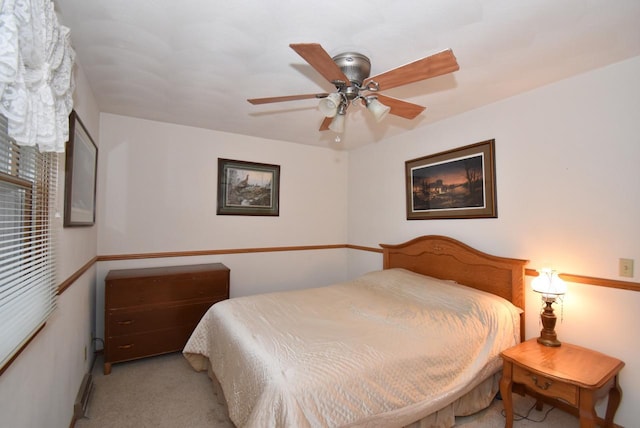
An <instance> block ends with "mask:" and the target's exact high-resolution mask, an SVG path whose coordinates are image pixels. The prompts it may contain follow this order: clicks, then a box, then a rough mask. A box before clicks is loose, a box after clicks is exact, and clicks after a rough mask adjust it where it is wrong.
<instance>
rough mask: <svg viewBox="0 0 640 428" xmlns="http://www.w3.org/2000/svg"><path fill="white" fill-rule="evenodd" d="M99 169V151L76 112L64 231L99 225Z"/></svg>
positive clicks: (68, 160)
mask: <svg viewBox="0 0 640 428" xmlns="http://www.w3.org/2000/svg"><path fill="white" fill-rule="evenodd" d="M97 169H98V147H97V146H96V143H95V142H94V141H93V138H91V135H89V132H88V131H87V129H86V128H85V126H84V125H83V123H82V121H81V120H80V118H79V117H78V114H77V113H76V112H75V110H73V111H72V112H71V114H70V115H69V141H67V145H66V149H65V167H64V222H63V225H64V227H75V226H93V224H94V223H95V221H96V178H97Z"/></svg>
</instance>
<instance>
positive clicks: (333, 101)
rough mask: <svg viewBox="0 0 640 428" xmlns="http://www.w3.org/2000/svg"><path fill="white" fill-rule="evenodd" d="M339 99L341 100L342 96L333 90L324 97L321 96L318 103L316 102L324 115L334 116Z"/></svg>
mask: <svg viewBox="0 0 640 428" xmlns="http://www.w3.org/2000/svg"><path fill="white" fill-rule="evenodd" d="M340 101H342V97H341V96H340V94H339V93H337V92H334V93H331V94H329V95H327V97H326V98H323V99H322V101H320V104H318V108H319V109H320V111H321V112H322V114H323V115H324V116H325V117H334V116H335V115H336V113H337V112H338V106H339V105H340Z"/></svg>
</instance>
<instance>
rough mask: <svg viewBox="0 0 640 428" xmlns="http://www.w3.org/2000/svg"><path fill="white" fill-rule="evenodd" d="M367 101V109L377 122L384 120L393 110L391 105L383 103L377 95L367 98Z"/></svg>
mask: <svg viewBox="0 0 640 428" xmlns="http://www.w3.org/2000/svg"><path fill="white" fill-rule="evenodd" d="M365 103H366V105H367V110H369V111H370V112H371V114H373V117H374V118H375V120H376V122H382V120H383V119H384V118H385V117H387V115H388V114H389V112H390V111H391V107H389V106H386V105H384V104H382V103H381V102H380V101H378V98H376V97H367V98H365Z"/></svg>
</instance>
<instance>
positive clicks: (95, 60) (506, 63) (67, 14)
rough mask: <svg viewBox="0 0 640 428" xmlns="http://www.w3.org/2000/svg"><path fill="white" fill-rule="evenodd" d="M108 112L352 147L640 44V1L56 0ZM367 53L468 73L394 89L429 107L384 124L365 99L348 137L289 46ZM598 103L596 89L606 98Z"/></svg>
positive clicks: (383, 62)
mask: <svg viewBox="0 0 640 428" xmlns="http://www.w3.org/2000/svg"><path fill="white" fill-rule="evenodd" d="M54 3H55V4H56V10H58V12H59V14H60V21H61V23H62V24H64V25H66V26H68V27H69V28H71V38H72V44H73V46H74V47H75V49H76V52H77V61H78V62H79V63H80V65H81V67H82V69H83V70H84V72H85V74H86V76H87V78H88V80H89V83H90V85H91V87H92V89H93V93H94V96H95V98H96V100H97V103H98V106H99V108H100V110H101V111H103V112H108V113H114V114H120V115H127V116H134V117H139V118H145V119H152V120H158V121H163V122H170V123H176V124H183V125H189V126H196V127H201V128H209V129H215V130H219V131H226V132H232V133H237V134H245V135H252V136H257V137H262V138H269V139H276V140H284V141H291V142H296V143H302V144H310V145H320V146H329V147H334V148H336V149H351V148H356V147H359V146H362V145H364V144H368V143H372V142H375V141H380V140H381V139H384V138H388V137H390V136H394V135H399V134H401V133H402V132H404V131H406V130H408V129H414V128H418V127H421V126H425V125H427V124H429V123H432V122H434V121H437V120H441V119H443V118H446V117H448V116H452V115H455V114H459V113H461V112H464V111H467V110H471V109H474V108H477V107H479V106H482V105H485V104H488V103H492V102H495V101H497V100H500V99H502V98H506V97H509V96H512V95H514V94H517V93H520V92H524V91H527V90H530V89H532V88H535V87H538V86H541V85H545V84H548V83H550V82H553V81H557V80H560V79H564V78H566V77H569V76H572V75H575V74H578V73H582V72H584V71H587V70H590V69H594V68H598V67H601V66H604V65H607V64H610V63H614V62H618V61H621V60H624V59H626V58H630V57H633V56H637V55H640V1H639V0H560V1H559V0H399V1H389V0H350V1H346V2H345V1H340V2H338V1H332V0H326V1H324V2H307V1H300V0H253V1H251V0H231V1H229V0H226V1H220V0H172V1H170V0H110V1H104V0H54ZM311 42H315V43H320V44H321V45H322V46H323V47H324V49H325V50H326V51H327V52H328V53H329V54H330V55H332V56H333V55H335V54H338V53H341V52H344V51H350V50H355V51H358V52H360V53H363V54H365V55H367V56H368V57H369V58H370V59H371V63H372V66H371V75H376V74H380V73H382V72H384V71H387V70H390V69H393V68H396V67H398V66H401V65H404V64H406V63H409V62H412V61H414V60H416V59H419V58H422V57H425V56H428V55H431V54H434V53H436V52H439V51H441V50H444V49H447V48H451V49H453V52H454V54H455V56H456V58H457V59H458V63H459V65H460V70H459V71H457V72H454V73H452V74H449V75H445V76H440V77H436V78H432V79H428V80H424V81H421V82H416V83H412V84H409V85H405V86H401V87H398V88H394V89H391V90H389V91H385V92H384V94H385V95H389V96H393V97H396V98H401V99H404V100H406V101H409V102H411V103H414V104H420V105H424V106H426V107H427V109H426V110H425V111H424V112H423V113H422V114H421V115H420V116H418V117H417V118H416V119H414V120H408V119H403V118H400V117H395V116H391V115H389V116H387V118H386V119H385V120H384V121H383V122H382V123H380V124H377V123H375V122H374V121H373V120H372V118H371V117H369V116H370V115H369V113H368V112H367V111H366V109H364V108H362V107H360V106H358V105H352V106H351V107H350V108H349V111H348V113H347V123H346V131H345V133H344V134H342V141H341V142H339V143H336V142H335V138H336V134H334V133H332V132H331V131H323V132H320V131H318V128H319V126H320V124H321V122H322V119H323V117H322V115H321V113H320V112H319V110H318V109H317V104H318V101H317V100H314V99H307V100H300V101H291V102H282V103H275V104H265V105H258V106H254V105H251V104H249V103H248V102H247V101H246V99H247V98H262V97H271V96H283V95H294V94H309V93H316V92H331V91H334V90H335V88H334V87H333V86H332V85H331V84H330V83H329V82H327V81H325V80H324V79H323V78H322V77H321V76H320V74H319V73H317V72H316V71H315V70H314V69H313V68H312V67H311V66H309V65H308V64H307V63H306V62H305V61H304V60H303V59H302V58H301V57H300V56H299V55H298V54H296V53H295V52H294V51H293V50H292V49H291V48H289V44H291V43H311ZM594 102H597V100H594Z"/></svg>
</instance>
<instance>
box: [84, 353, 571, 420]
mask: <svg viewBox="0 0 640 428" xmlns="http://www.w3.org/2000/svg"><path fill="white" fill-rule="evenodd" d="M93 381H94V390H93V394H92V397H91V401H90V402H89V409H88V412H87V417H86V418H83V419H80V420H78V421H77V422H76V425H75V426H76V428H103V427H113V428H128V427H131V428H134V427H135V428H140V427H153V428H176V427H180V428H183V427H189V428H201V427H202V428H205V427H215V428H233V424H232V423H231V421H230V420H229V418H228V416H227V410H226V407H225V406H224V400H223V399H222V397H217V396H216V395H215V393H214V388H213V386H212V384H211V381H210V380H209V378H208V377H207V375H206V373H205V372H200V373H198V372H195V371H194V370H193V369H191V366H189V364H188V363H187V361H186V360H185V359H184V357H183V356H182V354H180V353H175V354H168V355H162V356H158V357H152V358H145V359H143V360H138V361H131V362H127V363H120V364H114V365H113V367H112V371H111V374H110V375H109V376H104V375H103V374H102V358H101V357H98V359H97V360H96V364H95V368H94V370H93ZM514 401H515V406H514V408H515V411H516V413H518V414H521V415H523V414H526V413H527V412H528V410H529V409H530V408H531V407H532V405H533V401H532V400H531V399H529V398H522V397H520V396H517V395H516V396H514ZM549 410H550V408H549V407H548V406H545V408H544V409H543V411H542V412H538V411H536V410H535V409H534V410H532V411H531V412H530V414H529V419H530V420H526V419H522V420H519V421H516V422H515V423H514V427H516V428H531V427H545V428H547V427H549V428H574V427H575V428H577V427H579V425H580V424H579V423H578V420H577V418H575V417H573V416H571V415H569V414H566V413H564V412H562V411H560V410H557V409H553V410H551V411H550V412H549V413H548V414H547V415H546V419H545V414H546V413H547V412H548V411H549ZM501 412H502V402H501V401H499V400H495V401H494V402H493V404H492V405H491V406H490V407H489V408H488V409H486V410H484V411H482V412H480V413H478V414H476V415H473V416H469V417H465V418H458V419H457V420H456V427H464V428H503V427H504V417H503V416H502V413H501ZM533 421H541V422H538V423H537V422H533Z"/></svg>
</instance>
